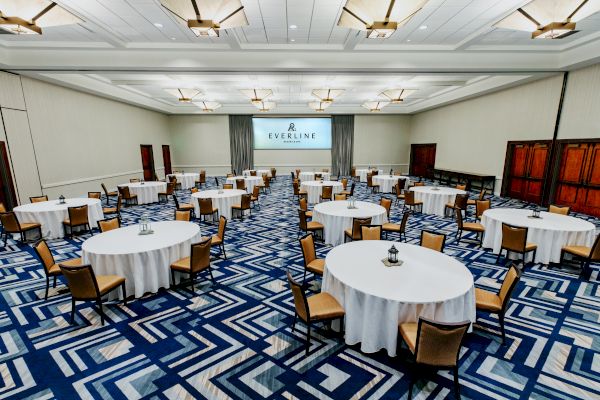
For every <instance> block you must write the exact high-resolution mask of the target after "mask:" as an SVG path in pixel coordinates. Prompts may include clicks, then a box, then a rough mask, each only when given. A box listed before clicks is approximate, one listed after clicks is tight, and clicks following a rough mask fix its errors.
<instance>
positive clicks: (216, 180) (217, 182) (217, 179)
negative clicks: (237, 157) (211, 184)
mask: <svg viewBox="0 0 600 400" xmlns="http://www.w3.org/2000/svg"><path fill="white" fill-rule="evenodd" d="M219 185H220V183H219V178H218V177H216V176H215V186H216V187H219Z"/></svg>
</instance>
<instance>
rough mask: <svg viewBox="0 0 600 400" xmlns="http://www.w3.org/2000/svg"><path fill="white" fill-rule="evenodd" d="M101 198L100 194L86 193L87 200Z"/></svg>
mask: <svg viewBox="0 0 600 400" xmlns="http://www.w3.org/2000/svg"><path fill="white" fill-rule="evenodd" d="M101 198H102V193H100V192H88V199H98V200H100V199H101Z"/></svg>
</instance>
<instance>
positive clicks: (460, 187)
mask: <svg viewBox="0 0 600 400" xmlns="http://www.w3.org/2000/svg"><path fill="white" fill-rule="evenodd" d="M456 188H457V189H458V190H467V185H460V184H459V185H456Z"/></svg>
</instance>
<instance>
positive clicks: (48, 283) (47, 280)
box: [44, 276, 56, 300]
mask: <svg viewBox="0 0 600 400" xmlns="http://www.w3.org/2000/svg"><path fill="white" fill-rule="evenodd" d="M55 279H56V278H55ZM54 282H55V283H56V281H54ZM54 287H56V286H54ZM49 289H50V278H49V277H48V276H46V295H45V296H44V300H48V290H49Z"/></svg>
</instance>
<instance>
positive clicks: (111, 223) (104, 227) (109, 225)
mask: <svg viewBox="0 0 600 400" xmlns="http://www.w3.org/2000/svg"><path fill="white" fill-rule="evenodd" d="M120 227H121V220H120V219H119V218H118V217H114V218H109V219H101V220H100V221H98V229H100V232H102V233H104V232H108V231H112V230H113V229H119V228H120Z"/></svg>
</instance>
